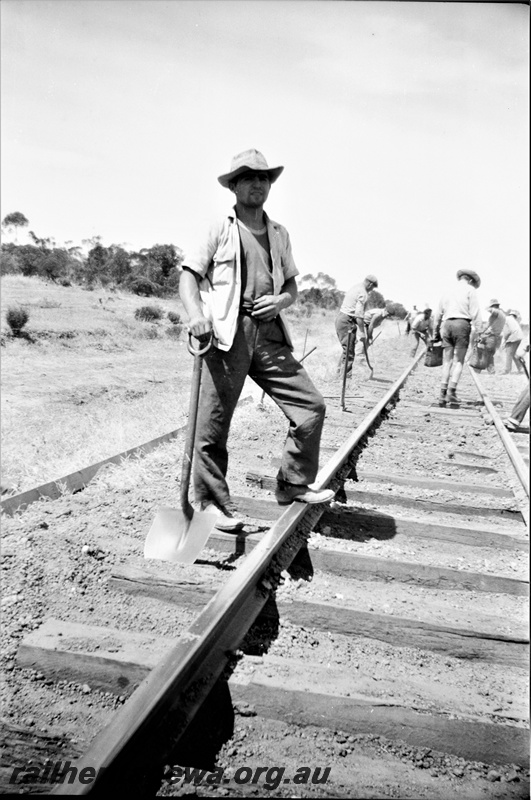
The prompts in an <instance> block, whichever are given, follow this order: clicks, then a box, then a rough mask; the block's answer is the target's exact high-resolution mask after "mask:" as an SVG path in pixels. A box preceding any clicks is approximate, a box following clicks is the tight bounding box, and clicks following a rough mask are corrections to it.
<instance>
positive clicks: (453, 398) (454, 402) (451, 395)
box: [446, 389, 459, 408]
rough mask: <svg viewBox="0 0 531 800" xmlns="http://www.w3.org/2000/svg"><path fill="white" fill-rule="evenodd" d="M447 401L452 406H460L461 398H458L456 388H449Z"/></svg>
mask: <svg viewBox="0 0 531 800" xmlns="http://www.w3.org/2000/svg"><path fill="white" fill-rule="evenodd" d="M446 402H447V404H448V406H449V407H450V408H459V400H458V399H457V395H456V393H455V389H448V392H447V394H446Z"/></svg>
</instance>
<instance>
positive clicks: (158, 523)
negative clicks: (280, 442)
mask: <svg viewBox="0 0 531 800" xmlns="http://www.w3.org/2000/svg"><path fill="white" fill-rule="evenodd" d="M211 345H212V338H210V340H209V341H208V344H207V345H206V346H205V347H203V348H202V349H201V348H200V349H198V350H195V349H194V348H193V347H192V344H191V336H189V339H188V352H190V353H191V354H192V355H193V356H194V371H193V374H192V385H191V389H190V411H189V414H188V426H187V429H186V445H185V450H184V457H183V465H182V472H181V508H180V509H176V508H169V506H162V507H161V508H159V510H158V511H157V514H156V516H155V519H154V520H153V524H152V525H151V528H150V529H149V532H148V535H147V537H146V543H145V545H144V558H158V559H160V560H162V561H173V562H174V563H176V564H193V562H194V561H195V559H196V558H197V556H198V555H199V553H200V552H201V550H202V549H203V547H204V546H205V544H206V541H207V539H208V537H209V536H210V534H211V533H212V530H213V528H214V525H215V524H216V520H217V515H216V514H208V513H205V512H204V511H194V509H193V508H192V506H191V504H190V501H189V500H188V488H189V486H190V473H191V470H192V456H193V452H194V441H195V429H196V422H197V407H198V403H199V389H200V387H201V369H202V366H203V358H202V356H204V355H205V353H206V352H208V350H210V347H211Z"/></svg>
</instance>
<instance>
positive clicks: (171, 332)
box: [166, 325, 184, 339]
mask: <svg viewBox="0 0 531 800" xmlns="http://www.w3.org/2000/svg"><path fill="white" fill-rule="evenodd" d="M183 329H184V325H172V326H171V328H168V329H167V330H166V333H167V335H168V336H169V337H170V338H171V339H180V338H181V333H182V332H183Z"/></svg>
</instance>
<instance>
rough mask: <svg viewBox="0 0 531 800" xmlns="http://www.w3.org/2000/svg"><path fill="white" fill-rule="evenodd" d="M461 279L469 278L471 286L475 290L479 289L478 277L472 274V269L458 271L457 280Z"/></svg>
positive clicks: (479, 281) (474, 273) (479, 279)
mask: <svg viewBox="0 0 531 800" xmlns="http://www.w3.org/2000/svg"><path fill="white" fill-rule="evenodd" d="M463 277H466V278H470V280H471V281H472V285H473V286H474V288H475V289H479V287H480V286H481V278H480V277H479V275H478V274H477V272H474V270H473V269H458V270H457V279H458V280H459V278H463Z"/></svg>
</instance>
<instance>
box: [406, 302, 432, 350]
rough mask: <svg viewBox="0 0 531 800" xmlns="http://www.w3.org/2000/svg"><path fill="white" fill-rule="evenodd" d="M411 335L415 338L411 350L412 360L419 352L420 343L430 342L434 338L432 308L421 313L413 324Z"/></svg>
mask: <svg viewBox="0 0 531 800" xmlns="http://www.w3.org/2000/svg"><path fill="white" fill-rule="evenodd" d="M411 333H412V334H413V336H414V339H415V341H414V343H413V346H412V348H411V358H413V357H414V356H415V354H416V352H417V349H418V346H419V342H420V341H421V339H422V341H423V342H426V343H427V342H428V341H429V340H430V339H432V338H433V320H432V316H431V308H425V309H424V311H421V312H420V313H419V314H417V316H416V317H415V319H414V320H413V322H412V323H411Z"/></svg>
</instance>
